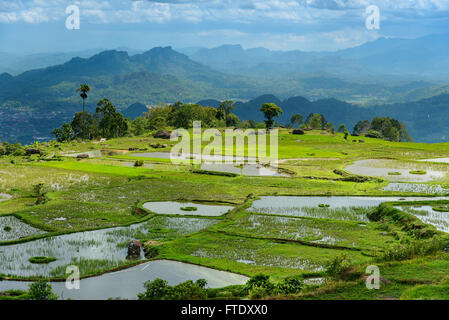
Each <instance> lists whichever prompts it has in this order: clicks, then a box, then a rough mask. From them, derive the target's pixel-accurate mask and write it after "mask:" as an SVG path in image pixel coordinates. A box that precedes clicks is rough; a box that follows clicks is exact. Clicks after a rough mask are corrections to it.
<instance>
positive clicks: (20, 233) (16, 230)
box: [0, 216, 45, 251]
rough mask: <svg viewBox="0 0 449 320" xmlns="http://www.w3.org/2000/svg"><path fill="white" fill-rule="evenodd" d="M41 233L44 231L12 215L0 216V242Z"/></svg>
mask: <svg viewBox="0 0 449 320" xmlns="http://www.w3.org/2000/svg"><path fill="white" fill-rule="evenodd" d="M43 233H45V231H42V230H40V229H36V228H34V227H32V226H30V225H28V224H26V223H24V222H22V221H21V220H20V219H18V218H16V217H14V216H3V217H2V216H0V242H2V241H11V240H18V239H22V238H26V237H30V236H34V235H38V234H43ZM0 251H1V247H0Z"/></svg>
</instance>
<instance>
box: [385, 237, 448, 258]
mask: <svg viewBox="0 0 449 320" xmlns="http://www.w3.org/2000/svg"><path fill="white" fill-rule="evenodd" d="M447 246H448V241H447V240H445V239H443V238H441V237H434V238H432V239H429V240H411V241H409V242H408V243H403V244H398V245H395V246H392V247H390V248H387V249H386V250H385V252H384V253H383V254H382V255H381V256H380V257H379V258H378V260H379V261H402V260H407V259H412V258H415V257H418V256H425V255H429V254H433V253H435V252H438V251H441V250H443V249H444V248H446V247H447Z"/></svg>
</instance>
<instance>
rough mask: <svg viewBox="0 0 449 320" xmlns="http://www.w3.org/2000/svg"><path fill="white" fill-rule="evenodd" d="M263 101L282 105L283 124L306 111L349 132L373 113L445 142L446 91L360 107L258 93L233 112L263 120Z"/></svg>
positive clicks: (421, 137)
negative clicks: (282, 98) (419, 98)
mask: <svg viewBox="0 0 449 320" xmlns="http://www.w3.org/2000/svg"><path fill="white" fill-rule="evenodd" d="M265 102H273V103H276V104H277V105H278V106H279V107H281V108H282V110H283V114H282V115H281V116H280V117H279V119H278V121H279V122H281V123H282V124H286V123H288V122H289V121H290V118H291V116H292V115H294V114H295V113H299V114H301V115H302V116H303V118H304V119H305V118H306V117H307V116H308V115H309V114H310V113H321V114H323V115H324V116H325V117H326V119H327V120H328V121H329V122H333V123H334V125H335V127H338V125H340V124H341V123H344V124H345V125H346V126H347V128H348V129H349V130H350V131H351V132H352V128H353V127H354V125H355V124H356V123H357V121H359V120H365V119H366V120H371V119H372V118H374V117H376V116H388V117H392V118H396V119H398V120H400V121H401V122H403V123H404V124H406V126H407V128H408V131H409V133H410V134H411V136H412V137H413V139H414V140H415V141H419V142H443V141H446V142H447V141H449V128H448V126H447V123H449V94H442V95H438V96H435V97H432V98H428V99H422V100H419V101H415V102H408V103H398V104H387V105H378V106H372V107H370V108H366V107H360V106H358V105H354V104H350V103H347V102H344V101H340V100H337V99H322V100H317V101H310V100H308V99H306V98H304V97H300V96H297V97H291V98H288V99H285V100H282V101H281V100H280V99H279V98H277V97H276V96H274V95H262V96H260V97H257V98H255V99H252V100H249V101H247V102H236V103H235V110H234V111H233V113H235V114H236V115H237V116H238V117H239V118H240V119H241V120H249V119H253V120H256V121H263V120H264V117H263V113H262V112H260V107H261V106H262V104H263V103H265ZM219 103H220V102H219V101H214V100H204V101H200V102H198V104H201V105H203V106H206V105H209V106H212V105H213V104H215V105H217V104H219Z"/></svg>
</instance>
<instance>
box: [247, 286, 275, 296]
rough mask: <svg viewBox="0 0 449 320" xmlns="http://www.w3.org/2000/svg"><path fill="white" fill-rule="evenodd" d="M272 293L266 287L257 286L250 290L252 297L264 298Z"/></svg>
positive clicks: (249, 293)
mask: <svg viewBox="0 0 449 320" xmlns="http://www.w3.org/2000/svg"><path fill="white" fill-rule="evenodd" d="M269 294H270V292H269V290H267V288H265V287H259V286H255V287H253V288H252V289H251V290H249V291H248V296H249V298H250V299H262V298H264V297H266V296H268V295H269Z"/></svg>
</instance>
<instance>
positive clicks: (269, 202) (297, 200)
mask: <svg viewBox="0 0 449 320" xmlns="http://www.w3.org/2000/svg"><path fill="white" fill-rule="evenodd" d="M440 199H447V198H445V197H432V198H430V197H356V196H329V197H324V196H300V197H294V196H267V197H261V198H260V199H258V200H254V201H253V203H252V205H251V207H250V208H249V209H248V211H252V212H258V213H266V214H277V215H288V216H298V217H310V218H323V219H335V220H353V221H365V222H366V221H368V218H367V216H366V213H367V209H370V208H373V207H376V206H378V205H379V204H381V203H383V202H387V201H402V200H404V201H405V200H407V201H420V200H440Z"/></svg>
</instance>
